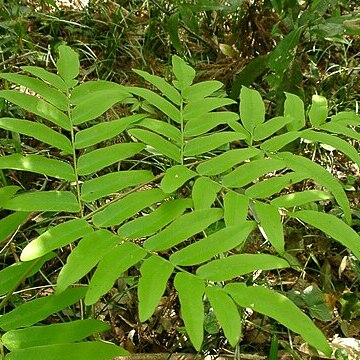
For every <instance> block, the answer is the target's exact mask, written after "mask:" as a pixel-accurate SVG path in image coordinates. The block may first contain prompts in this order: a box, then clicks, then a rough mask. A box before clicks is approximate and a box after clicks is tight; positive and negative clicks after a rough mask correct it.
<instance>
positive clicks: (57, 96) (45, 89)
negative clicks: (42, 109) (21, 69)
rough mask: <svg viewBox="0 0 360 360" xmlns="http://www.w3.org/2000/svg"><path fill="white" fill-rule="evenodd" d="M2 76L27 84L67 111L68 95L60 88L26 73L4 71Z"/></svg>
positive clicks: (17, 82)
mask: <svg viewBox="0 0 360 360" xmlns="http://www.w3.org/2000/svg"><path fill="white" fill-rule="evenodd" d="M0 77H1V78H3V79H5V80H7V81H11V82H13V83H15V84H18V85H22V86H25V87H26V88H28V89H30V90H33V91H35V92H36V93H37V94H39V95H40V96H42V97H43V98H44V100H46V101H47V102H49V103H50V104H52V105H54V106H56V107H57V108H58V109H60V110H62V111H67V109H68V100H67V97H66V96H65V95H64V94H63V93H62V92H60V91H59V90H56V89H54V88H52V87H50V86H48V85H46V83H44V82H43V81H41V80H39V79H34V78H32V77H30V76H26V75H20V74H4V73H2V74H0Z"/></svg>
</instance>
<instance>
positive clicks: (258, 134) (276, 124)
mask: <svg viewBox="0 0 360 360" xmlns="http://www.w3.org/2000/svg"><path fill="white" fill-rule="evenodd" d="M290 121H291V119H290V118H289V117H285V116H277V117H274V118H272V119H270V120H268V121H266V122H264V123H262V124H260V125H259V126H257V127H256V128H255V130H254V140H255V141H259V140H264V139H266V138H268V137H270V136H271V135H273V134H275V133H276V132H277V131H279V130H280V129H282V128H283V127H284V126H285V125H287V124H289V122H290Z"/></svg>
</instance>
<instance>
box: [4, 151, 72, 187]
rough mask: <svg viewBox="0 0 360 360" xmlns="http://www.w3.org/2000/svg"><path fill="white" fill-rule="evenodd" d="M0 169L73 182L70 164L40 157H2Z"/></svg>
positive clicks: (17, 155)
mask: <svg viewBox="0 0 360 360" xmlns="http://www.w3.org/2000/svg"><path fill="white" fill-rule="evenodd" d="M0 169H14V170H22V171H30V172H33V173H37V174H43V175H47V176H53V177H55V178H58V179H64V180H68V181H75V173H74V169H73V167H72V166H71V165H70V164H68V163H65V162H63V161H60V160H55V159H49V158H46V157H44V156H41V155H28V156H22V155H21V154H12V155H7V156H2V157H0Z"/></svg>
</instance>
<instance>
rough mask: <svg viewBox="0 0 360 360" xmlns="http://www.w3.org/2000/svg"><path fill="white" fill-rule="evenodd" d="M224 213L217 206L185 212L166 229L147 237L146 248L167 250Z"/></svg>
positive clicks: (201, 229)
mask: <svg viewBox="0 0 360 360" xmlns="http://www.w3.org/2000/svg"><path fill="white" fill-rule="evenodd" d="M222 215H223V212H222V210H221V209H216V208H211V209H206V210H196V211H193V212H191V213H189V214H185V215H183V216H181V217H179V218H177V219H176V220H175V221H174V222H173V223H171V224H170V225H169V226H168V227H167V228H165V230H163V231H161V232H160V233H158V234H156V235H154V236H152V237H151V238H149V239H147V240H146V241H145V242H144V248H145V249H146V250H149V251H161V250H167V249H169V248H171V247H173V246H175V245H177V244H179V243H181V242H182V241H184V240H187V239H188V238H190V237H191V236H193V235H195V234H197V233H199V232H200V231H203V230H205V229H206V228H207V227H208V226H210V225H211V224H212V223H214V222H215V221H217V220H220V219H221V218H222ZM189 224H191V226H189Z"/></svg>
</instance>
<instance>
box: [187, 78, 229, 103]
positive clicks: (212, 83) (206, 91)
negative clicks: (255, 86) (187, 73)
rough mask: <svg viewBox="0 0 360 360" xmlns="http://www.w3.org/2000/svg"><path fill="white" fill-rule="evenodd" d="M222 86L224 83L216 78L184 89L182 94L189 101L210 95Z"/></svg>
mask: <svg viewBox="0 0 360 360" xmlns="http://www.w3.org/2000/svg"><path fill="white" fill-rule="evenodd" d="M223 86H224V84H223V83H222V82H220V81H217V80H208V81H202V82H199V83H197V84H193V85H191V86H189V87H188V88H186V89H184V91H183V92H182V96H183V97H184V98H185V99H186V100H188V101H189V102H190V101H191V102H192V101H197V100H201V99H203V98H205V97H207V96H210V95H211V94H213V93H214V92H215V91H217V90H219V89H221V88H222V87H223Z"/></svg>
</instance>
